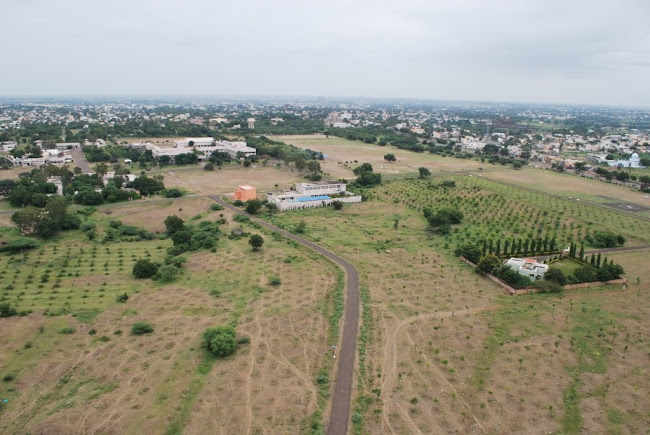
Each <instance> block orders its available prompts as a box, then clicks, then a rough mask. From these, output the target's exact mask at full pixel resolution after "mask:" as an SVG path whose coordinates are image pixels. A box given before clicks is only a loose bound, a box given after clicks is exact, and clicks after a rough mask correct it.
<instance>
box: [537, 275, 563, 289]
mask: <svg viewBox="0 0 650 435" xmlns="http://www.w3.org/2000/svg"><path fill="white" fill-rule="evenodd" d="M549 272H550V271H549ZM546 273H548V272H546ZM544 278H546V277H544ZM535 288H536V289H538V290H540V291H541V292H542V293H561V292H562V291H564V288H562V286H561V285H560V284H558V283H557V282H555V281H546V280H544V281H535Z"/></svg>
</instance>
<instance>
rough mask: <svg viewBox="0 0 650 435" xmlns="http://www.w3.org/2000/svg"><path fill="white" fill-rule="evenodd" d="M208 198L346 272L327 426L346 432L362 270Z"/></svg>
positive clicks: (338, 434)
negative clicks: (340, 334)
mask: <svg viewBox="0 0 650 435" xmlns="http://www.w3.org/2000/svg"><path fill="white" fill-rule="evenodd" d="M208 197H209V198H210V199H212V200H214V201H216V202H218V203H219V204H221V205H222V206H224V207H226V208H228V209H229V210H232V211H234V212H235V213H239V214H243V215H247V216H248V217H250V218H251V220H252V221H254V222H256V223H258V224H260V225H262V226H263V227H265V228H268V229H269V230H271V231H275V232H277V233H279V234H283V235H286V237H287V238H289V239H291V240H295V241H296V242H298V243H300V244H302V245H304V246H306V247H308V248H309V249H312V250H313V251H316V252H318V253H319V254H322V255H324V256H325V257H327V258H329V259H330V260H332V261H334V262H335V263H336V264H338V265H339V266H341V268H342V269H343V270H345V273H346V275H347V283H346V284H347V285H346V290H347V292H346V296H347V297H346V304H345V315H344V318H343V322H344V323H343V338H342V341H341V347H340V349H339V350H340V352H339V355H338V359H339V368H338V374H337V378H336V386H335V388H334V397H333V399H332V412H331V414H330V421H329V424H328V425H327V433H328V435H345V434H346V433H347V430H348V421H349V420H350V395H351V393H352V376H353V374H354V356H355V354H356V349H357V329H358V326H359V273H358V272H357V269H355V267H354V266H353V265H352V264H350V263H348V262H347V261H346V260H344V259H343V258H341V257H339V256H338V255H336V254H334V253H333V252H331V251H328V250H327V249H325V248H323V247H321V246H319V245H317V244H315V243H313V242H310V241H309V240H305V239H303V238H302V237H299V236H296V235H295V234H292V233H289V232H286V230H283V229H281V228H279V227H276V226H275V225H273V224H270V223H268V222H265V221H263V220H260V219H257V218H255V217H253V216H251V215H249V214H247V213H245V212H244V211H243V210H241V209H239V208H237V207H235V206H233V205H231V204H229V203H227V202H226V201H224V200H223V199H222V198H221V197H219V196H217V195H208Z"/></svg>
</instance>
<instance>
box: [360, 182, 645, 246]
mask: <svg viewBox="0 0 650 435" xmlns="http://www.w3.org/2000/svg"><path fill="white" fill-rule="evenodd" d="M448 179H449V180H451V181H454V182H455V187H444V186H442V180H441V179H433V180H403V181H392V182H387V183H384V186H382V187H380V188H377V189H375V190H374V191H372V192H371V193H370V195H372V197H373V198H375V197H376V198H377V199H379V200H382V201H385V202H388V203H394V204H396V203H400V204H405V205H406V206H408V207H409V208H411V209H413V210H419V211H421V210H424V208H426V207H432V208H433V209H434V210H435V209H437V208H441V207H452V208H455V209H459V210H460V211H461V212H463V214H464V216H465V217H464V219H463V223H462V224H460V225H458V226H457V227H455V228H452V232H451V233H450V234H449V236H448V237H446V238H445V239H444V244H445V247H447V248H451V247H454V246H459V245H462V244H464V243H482V242H483V241H487V242H488V244H489V243H492V244H493V245H494V246H495V247H496V245H497V244H499V246H500V249H501V253H505V252H506V248H507V252H509V253H512V252H513V244H517V245H518V244H519V240H523V244H524V245H526V241H528V240H534V241H536V242H537V241H538V240H539V239H542V241H543V242H544V244H546V245H547V246H548V247H549V248H550V246H551V241H552V240H553V239H555V240H556V243H555V247H556V248H558V249H563V248H564V247H567V246H568V245H569V243H571V242H572V241H573V242H579V241H581V240H584V239H585V238H587V239H588V236H593V234H594V232H595V231H603V230H609V231H613V232H615V233H617V234H618V233H621V234H623V235H624V236H625V238H626V239H627V240H628V243H627V244H628V245H634V244H637V245H644V244H647V243H648V242H649V241H650V222H648V221H643V220H639V219H636V218H634V217H630V216H626V215H623V214H620V213H616V212H614V211H609V210H602V209H598V208H594V207H590V206H589V205H586V204H580V203H579V202H569V201H565V200H562V199H558V198H552V197H549V196H546V195H543V194H540V193H535V192H531V191H526V190H522V189H518V188H516V187H512V186H507V185H502V184H498V183H492V182H490V181H487V180H483V179H481V178H478V177H461V176H456V177H451V178H448ZM506 243H508V246H507V247H506ZM587 246H588V243H587ZM515 252H516V251H515ZM529 252H530V251H529Z"/></svg>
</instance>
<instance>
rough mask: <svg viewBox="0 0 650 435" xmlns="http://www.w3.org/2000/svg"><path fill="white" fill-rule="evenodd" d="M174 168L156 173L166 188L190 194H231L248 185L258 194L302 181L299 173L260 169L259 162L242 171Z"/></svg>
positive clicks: (227, 167)
mask: <svg viewBox="0 0 650 435" xmlns="http://www.w3.org/2000/svg"><path fill="white" fill-rule="evenodd" d="M174 169H175V168H174V167H173V166H168V167H165V168H164V170H163V171H156V173H161V174H162V175H164V177H165V186H167V187H168V188H170V187H177V188H182V189H185V190H187V191H188V192H190V193H202V194H225V193H232V192H234V191H235V190H236V189H237V186H239V185H240V184H250V185H252V186H255V187H256V188H257V192H258V194H259V193H262V192H270V191H273V190H278V189H281V190H282V189H288V188H289V187H293V185H294V184H295V183H300V182H304V181H305V180H304V178H301V177H300V175H299V174H298V172H297V171H296V172H291V170H290V169H287V168H285V167H280V168H278V167H273V166H263V165H262V164H261V163H257V164H254V165H251V166H250V167H248V168H244V167H243V166H240V165H235V164H229V165H224V166H223V167H222V169H218V168H216V167H215V169H214V171H205V170H203V166H202V165H201V166H196V167H193V168H185V169H183V170H178V171H176V170H174Z"/></svg>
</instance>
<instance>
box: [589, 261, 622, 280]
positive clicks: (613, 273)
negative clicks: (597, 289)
mask: <svg viewBox="0 0 650 435" xmlns="http://www.w3.org/2000/svg"><path fill="white" fill-rule="evenodd" d="M624 273H625V270H623V266H621V265H618V264H607V265H606V266H605V265H604V266H602V267H601V268H600V269H598V270H597V271H596V276H597V277H598V281H610V280H612V279H619V278H620V277H621V276H622V275H623V274H624Z"/></svg>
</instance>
